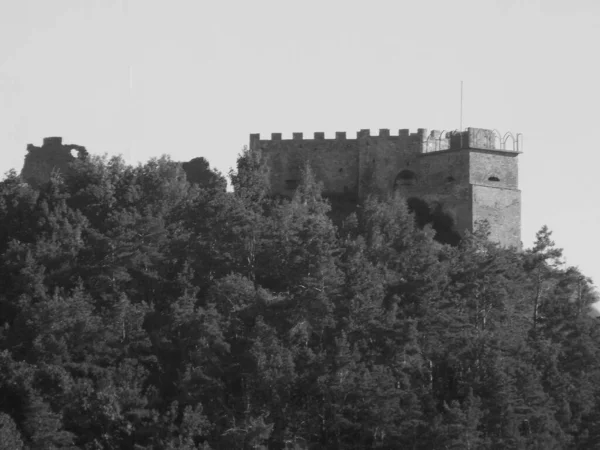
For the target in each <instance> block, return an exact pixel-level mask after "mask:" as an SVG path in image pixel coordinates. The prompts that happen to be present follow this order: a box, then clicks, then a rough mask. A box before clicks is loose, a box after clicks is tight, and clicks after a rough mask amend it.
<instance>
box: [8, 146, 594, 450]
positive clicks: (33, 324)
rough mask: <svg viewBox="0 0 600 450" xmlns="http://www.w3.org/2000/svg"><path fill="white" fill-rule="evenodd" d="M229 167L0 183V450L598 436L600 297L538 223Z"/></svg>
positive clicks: (98, 168) (499, 444)
mask: <svg viewBox="0 0 600 450" xmlns="http://www.w3.org/2000/svg"><path fill="white" fill-rule="evenodd" d="M197 166H198V167H204V166H203V163H202V164H201V163H198V164H197ZM207 170H208V169H207ZM230 176H231V182H232V184H233V187H234V192H233V193H229V192H226V189H225V186H226V183H225V180H224V179H223V178H222V177H221V176H220V175H218V174H210V176H203V175H202V174H199V175H198V176H197V177H195V181H197V182H198V183H200V184H198V183H194V184H190V183H189V182H188V181H187V180H186V175H185V172H184V170H183V169H182V167H181V166H180V165H179V164H177V163H174V162H172V161H170V160H169V159H168V158H166V157H163V158H161V159H158V160H151V161H149V162H148V163H146V164H144V165H139V166H137V167H132V166H128V165H126V164H125V163H124V162H123V160H122V159H120V158H112V159H107V158H100V157H89V158H87V159H81V160H77V161H76V162H74V163H73V170H72V172H70V173H69V174H68V176H66V178H64V179H63V178H61V177H60V176H58V175H56V174H55V175H54V176H53V177H52V178H51V180H50V182H49V183H48V184H47V185H45V186H42V187H40V188H38V189H34V188H32V187H30V186H28V185H26V184H24V183H22V182H21V180H20V179H19V177H18V176H17V175H16V174H15V173H14V172H12V173H9V174H8V175H7V176H6V177H5V178H4V179H3V181H1V182H0V319H1V320H0V325H1V328H0V449H3V450H4V449H6V450H18V449H25V448H28V449H138V450H141V449H182V450H183V449H186V450H191V449H214V450H216V449H267V448H268V449H284V448H285V449H309V448H310V449H370V448H377V449H540V450H541V449H543V450H551V449H597V448H600V403H599V400H600V332H599V331H600V328H599V324H598V322H597V321H596V320H595V319H592V318H590V317H589V315H588V308H589V305H590V304H591V303H593V302H595V301H597V296H596V294H595V293H594V291H593V290H592V286H591V282H590V280H588V279H587V278H586V277H585V276H584V275H583V274H582V273H580V272H579V271H578V270H577V269H575V268H570V267H566V266H565V265H564V264H561V263H560V258H561V251H560V249H559V248H558V247H556V246H555V244H554V243H553V242H552V240H551V232H550V231H549V230H548V229H547V228H543V229H542V230H540V231H539V233H538V234H537V237H536V242H535V245H534V246H533V248H531V249H527V250H525V251H523V252H521V253H519V252H515V251H512V250H504V249H501V248H498V247H497V246H496V245H494V244H493V243H491V242H489V241H488V240H487V231H486V226H485V224H482V225H481V226H480V227H479V229H478V231H477V232H476V233H474V234H473V235H469V236H467V237H466V238H464V239H463V240H462V242H460V243H459V244H458V245H457V246H450V245H444V244H441V243H439V242H438V241H436V240H435V238H434V234H435V233H434V231H433V230H432V228H431V227H430V226H427V225H425V226H424V227H420V226H418V225H417V224H416V223H415V220H414V217H413V216H412V214H411V213H410V212H409V210H408V207H407V205H406V200H405V199H403V198H399V197H388V198H382V199H377V198H372V199H369V200H368V201H366V202H365V203H364V204H362V205H361V207H360V208H359V209H358V211H357V213H355V214H352V215H351V216H349V217H348V218H347V219H346V220H345V221H344V223H343V224H341V225H340V226H335V225H334V224H333V222H332V221H331V219H330V215H329V212H330V205H329V203H328V202H327V201H326V200H324V199H323V198H322V197H321V194H320V190H319V186H318V184H317V183H316V182H315V180H314V179H313V177H312V175H311V172H310V170H306V171H305V175H304V180H303V184H302V185H301V186H300V187H299V188H298V190H297V192H296V194H295V196H294V198H293V199H291V200H275V199H272V198H269V197H268V196H267V192H268V186H267V185H266V181H265V180H266V176H265V173H264V169H263V168H261V166H260V164H259V155H256V154H253V153H251V152H249V151H244V152H243V153H242V154H241V155H240V157H239V160H238V168H237V171H236V172H234V173H231V174H230ZM203 180H208V181H206V182H204V181H203Z"/></svg>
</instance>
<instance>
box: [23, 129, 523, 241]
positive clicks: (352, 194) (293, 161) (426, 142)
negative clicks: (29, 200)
mask: <svg viewBox="0 0 600 450" xmlns="http://www.w3.org/2000/svg"><path fill="white" fill-rule="evenodd" d="M521 147H522V139H521V135H516V136H513V135H512V134H510V133H507V134H505V135H500V134H499V133H498V132H496V131H495V130H484V129H479V128H467V129H466V130H465V131H451V132H440V131H435V130H434V131H432V132H431V133H428V131H427V130H426V129H422V128H421V129H419V130H418V131H417V133H410V132H409V130H400V131H399V134H398V135H397V136H396V135H391V134H390V131H389V130H388V129H382V130H379V135H378V136H371V134H370V131H369V130H361V131H359V132H358V133H357V136H356V139H347V138H346V133H340V132H338V133H336V136H335V138H334V139H326V138H325V134H324V133H315V134H314V137H313V139H304V138H303V136H302V133H294V134H293V136H292V139H282V136H281V133H273V134H272V135H271V139H261V138H260V135H258V134H252V135H250V149H251V150H255V151H260V152H261V154H262V156H263V158H264V161H265V162H266V164H267V166H268V168H269V177H270V185H271V193H272V194H273V195H283V196H291V195H292V194H293V192H294V190H295V189H296V187H297V186H298V183H299V182H300V179H301V171H302V169H303V167H304V165H305V164H306V163H309V164H310V165H311V168H312V169H313V172H314V173H315V176H316V178H317V180H319V181H320V182H322V183H323V193H324V194H325V195H326V196H330V197H336V196H337V197H346V198H350V199H353V200H354V199H356V200H360V199H364V198H365V197H366V196H367V195H369V194H372V193H375V194H385V193H389V192H393V191H396V192H399V193H400V194H401V195H402V196H404V197H405V198H406V199H407V200H409V202H410V200H411V199H418V200H420V201H424V202H427V203H428V204H429V205H431V206H434V207H436V208H437V209H439V210H441V211H443V212H444V214H445V215H446V216H447V217H449V218H450V221H451V222H452V228H453V230H454V231H456V232H458V234H464V232H465V230H468V231H472V230H473V227H474V226H475V223H476V222H477V221H480V220H487V221H488V222H489V224H490V226H491V236H490V238H491V239H492V240H494V241H496V242H498V243H500V244H501V245H502V246H505V247H516V248H521V191H519V188H518V161H517V156H518V155H519V154H520V153H521ZM27 150H28V153H27V156H26V157H25V164H24V166H23V170H22V172H21V176H22V178H23V179H24V180H25V181H27V182H29V183H30V184H32V185H39V184H41V183H44V182H46V181H48V180H49V179H50V174H51V172H52V170H57V169H58V170H59V171H60V172H62V173H66V172H67V171H68V169H69V164H70V163H71V162H72V161H74V160H75V159H76V156H75V154H77V156H78V157H80V158H82V157H85V156H86V155H87V151H86V149H85V147H81V146H78V145H65V144H63V143H62V138H60V137H47V138H45V139H44V142H43V145H42V147H36V146H34V145H32V144H29V145H28V146H27ZM190 163H191V162H190ZM190 163H187V166H189V167H187V166H186V164H185V163H184V166H183V167H184V170H185V171H186V173H188V176H189V177H191V176H192V172H193V171H194V170H193V169H194V168H193V167H191V165H190ZM202 167H204V166H202ZM207 167H208V166H207ZM196 171H197V170H196ZM201 172H202V171H201ZM192 178H193V177H192Z"/></svg>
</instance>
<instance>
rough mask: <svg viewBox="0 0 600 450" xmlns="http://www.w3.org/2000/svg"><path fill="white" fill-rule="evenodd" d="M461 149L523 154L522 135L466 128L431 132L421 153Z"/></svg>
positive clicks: (424, 142)
mask: <svg viewBox="0 0 600 450" xmlns="http://www.w3.org/2000/svg"><path fill="white" fill-rule="evenodd" d="M461 148H477V149H485V150H500V151H505V152H514V153H522V152H523V134H522V133H517V134H513V133H511V132H510V131H508V132H506V133H504V134H502V133H500V132H499V131H498V130H496V129H493V130H483V129H477V128H467V130H465V131H460V130H450V131H446V130H442V131H437V130H433V131H432V132H431V133H430V134H429V135H428V136H427V138H426V139H425V140H424V141H423V153H431V152H437V151H442V150H455V149H461Z"/></svg>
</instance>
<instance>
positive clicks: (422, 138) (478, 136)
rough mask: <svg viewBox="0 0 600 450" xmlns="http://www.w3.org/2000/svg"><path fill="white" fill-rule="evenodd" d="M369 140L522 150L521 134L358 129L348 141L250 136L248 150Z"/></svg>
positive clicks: (319, 135) (342, 135)
mask: <svg viewBox="0 0 600 450" xmlns="http://www.w3.org/2000/svg"><path fill="white" fill-rule="evenodd" d="M373 140H396V141H408V142H410V143H411V144H412V145H414V146H416V147H417V151H418V152H419V153H431V152H436V151H443V150H459V149H481V150H496V151H506V152H515V153H521V152H522V147H523V136H522V134H521V133H518V134H516V135H513V134H512V133H510V132H508V133H505V134H501V133H500V132H498V131H497V130H487V129H482V128H467V129H466V130H465V131H459V130H452V131H446V130H442V131H440V130H432V131H431V132H428V130H427V128H419V129H417V131H416V132H413V133H411V132H410V130H408V129H400V130H398V133H397V134H390V130H389V129H388V128H381V129H379V134H378V135H371V130H370V129H368V128H366V129H361V130H359V131H358V132H357V133H356V138H355V139H352V138H348V137H347V135H346V132H343V131H337V132H336V133H335V137H333V138H326V137H325V133H323V132H315V133H314V134H313V137H312V138H305V137H304V134H303V133H292V136H291V138H288V139H284V138H283V137H282V133H271V137H270V139H261V137H260V134H258V133H256V134H251V135H250V148H254V147H256V146H257V145H259V143H270V142H288V143H292V142H294V143H295V142H298V141H307V142H309V141H310V142H313V141H331V142H335V141H354V142H362V141H366V142H367V143H370V142H372V141H373Z"/></svg>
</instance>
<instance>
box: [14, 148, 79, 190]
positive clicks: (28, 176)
mask: <svg viewBox="0 0 600 450" xmlns="http://www.w3.org/2000/svg"><path fill="white" fill-rule="evenodd" d="M73 150H75V151H76V153H77V154H78V156H79V157H84V156H86V155H87V151H86V149H85V147H82V146H79V145H63V143H62V138H60V137H47V138H44V143H43V145H42V146H41V147H36V146H35V145H33V144H29V145H27V155H26V156H25V164H24V165H23V169H22V170H21V177H22V178H23V180H25V181H26V182H28V183H29V184H31V185H33V186H38V185H40V184H43V183H45V182H47V181H49V180H50V174H51V173H52V171H54V170H58V171H59V172H61V173H66V172H67V171H68V169H69V164H70V163H71V162H73V161H74V160H75V156H73V154H72V153H71V152H72V151H73Z"/></svg>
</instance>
